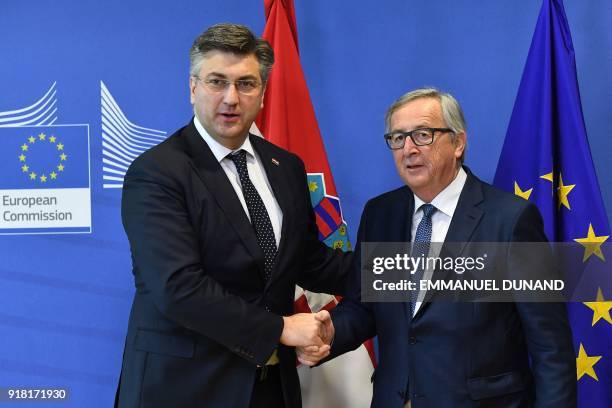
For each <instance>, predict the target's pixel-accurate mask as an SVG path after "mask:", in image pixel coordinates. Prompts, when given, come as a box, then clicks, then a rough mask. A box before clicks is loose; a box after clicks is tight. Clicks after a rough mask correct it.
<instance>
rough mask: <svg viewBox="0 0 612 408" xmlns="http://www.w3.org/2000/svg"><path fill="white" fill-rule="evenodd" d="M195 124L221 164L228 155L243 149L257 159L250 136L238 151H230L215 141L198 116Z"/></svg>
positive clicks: (194, 121) (194, 118)
mask: <svg viewBox="0 0 612 408" xmlns="http://www.w3.org/2000/svg"><path fill="white" fill-rule="evenodd" d="M193 124H194V125H195V127H196V129H197V131H198V133H199V134H200V136H202V139H204V141H205V142H206V144H207V145H208V147H210V150H212V153H213V155H214V156H215V158H216V159H217V161H218V162H221V160H223V159H225V158H226V157H227V155H228V154H230V153H232V152H237V151H238V150H241V149H242V150H244V151H246V152H247V153H248V154H249V155H251V157H255V149H253V145H252V144H251V139H250V138H249V137H248V136H247V138H246V139H245V140H244V143H242V146H240V147H238V148H237V149H234V150H232V149H228V148H227V147H225V146H223V145H222V144H221V143H219V142H217V141H216V140H215V139H213V137H212V136H211V135H209V134H208V132H207V131H206V129H204V126H202V124H201V123H200V120H199V119H198V117H197V116H194V117H193Z"/></svg>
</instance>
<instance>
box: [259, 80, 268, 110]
mask: <svg viewBox="0 0 612 408" xmlns="http://www.w3.org/2000/svg"><path fill="white" fill-rule="evenodd" d="M266 86H267V84H265V85H264V86H263V89H262V90H261V105H260V106H259V109H263V107H264V99H265V98H266Z"/></svg>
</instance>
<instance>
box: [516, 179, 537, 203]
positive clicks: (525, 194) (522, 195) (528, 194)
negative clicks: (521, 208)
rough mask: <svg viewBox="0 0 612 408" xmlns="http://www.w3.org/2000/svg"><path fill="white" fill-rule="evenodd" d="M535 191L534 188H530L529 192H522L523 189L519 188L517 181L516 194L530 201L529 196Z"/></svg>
mask: <svg viewBox="0 0 612 408" xmlns="http://www.w3.org/2000/svg"><path fill="white" fill-rule="evenodd" d="M532 191H533V188H530V189H529V190H525V191H523V190H521V188H520V187H519V185H518V183H517V182H516V181H515V182H514V194H515V195H517V196H519V197H521V198H524V199H525V200H529V196H530V195H531V192H532Z"/></svg>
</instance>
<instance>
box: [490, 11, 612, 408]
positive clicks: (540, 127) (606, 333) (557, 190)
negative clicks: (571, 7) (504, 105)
mask: <svg viewBox="0 0 612 408" xmlns="http://www.w3.org/2000/svg"><path fill="white" fill-rule="evenodd" d="M494 184H495V185H496V186H498V187H500V188H502V189H504V190H508V191H513V192H514V193H515V194H516V195H518V196H520V197H522V198H524V199H525V200H529V201H532V202H533V203H535V204H536V205H537V206H538V208H539V209H540V212H541V213H542V216H543V217H544V224H545V229H546V234H547V235H548V238H549V240H551V241H555V242H573V243H575V245H580V246H582V247H584V249H583V251H581V254H580V255H581V256H578V258H579V259H577V260H575V261H576V262H575V263H571V265H572V267H571V269H572V270H571V272H572V273H573V274H574V275H576V276H579V275H580V274H584V273H586V271H587V270H589V268H596V269H598V270H599V271H600V272H601V271H604V273H608V274H609V273H610V266H609V265H606V264H607V263H608V262H610V260H609V259H608V257H607V256H606V254H605V252H604V251H603V249H604V246H603V244H604V242H606V241H607V240H608V238H609V236H610V226H609V223H608V220H607V218H606V212H605V209H604V205H603V200H602V198H601V192H600V189H599V184H598V182H597V176H596V174H595V168H594V167H593V160H592V158H591V152H590V149H589V143H588V140H587V135H586V128H585V125H584V118H583V115H582V107H581V103H580V93H579V90H578V81H577V75H576V64H575V59H574V48H573V45H572V39H571V36H570V30H569V25H568V22H567V17H566V15H565V11H564V9H563V3H562V1H561V0H544V2H543V4H542V9H541V10H540V15H539V18H538V22H537V25H536V29H535V33H534V35H533V40H532V43H531V48H530V50H529V55H528V57H527V62H526V64H525V69H524V71H523V77H522V79H521V84H520V87H519V90H518V95H517V97H516V101H515V104H514V110H513V112H512V117H511V119H510V124H509V125H508V132H507V134H506V139H505V143H504V147H503V150H502V153H501V156H500V159H499V163H498V167H497V172H496V175H495V181H494ZM603 279H607V280H610V279H611V277H610V276H607V277H603ZM610 299H612V293H604V291H603V290H602V289H601V288H599V289H594V290H593V294H592V301H587V302H573V303H568V312H569V317H570V323H571V325H572V331H573V337H574V347H575V351H576V366H577V381H578V405H579V406H580V407H585V408H586V407H589V408H592V407H602V408H603V407H612V387H611V386H610V384H612V319H611V318H610V309H611V308H612V301H611V300H610Z"/></svg>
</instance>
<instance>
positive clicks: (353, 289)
mask: <svg viewBox="0 0 612 408" xmlns="http://www.w3.org/2000/svg"><path fill="white" fill-rule="evenodd" d="M367 213H368V204H366V207H365V208H364V210H363V214H362V216H361V222H360V223H359V232H358V235H357V246H356V247H355V256H354V257H353V261H352V264H351V268H350V274H349V277H348V282H347V295H346V296H345V297H344V298H343V299H342V301H341V302H340V303H339V304H338V306H336V308H335V309H333V310H332V311H331V316H332V322H333V324H334V329H335V336H334V341H333V343H332V348H331V355H330V357H329V358H328V360H329V359H331V358H334V357H337V356H339V355H341V354H343V353H346V352H348V351H351V350H355V349H356V348H357V347H359V346H360V345H361V344H362V343H363V342H364V341H366V340H368V339H370V338H372V337H374V336H375V335H376V320H375V318H374V312H373V310H372V306H371V305H370V304H369V303H362V302H361V242H364V240H365V231H366V230H367V227H366V223H367Z"/></svg>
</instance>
